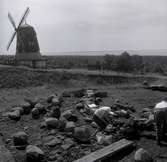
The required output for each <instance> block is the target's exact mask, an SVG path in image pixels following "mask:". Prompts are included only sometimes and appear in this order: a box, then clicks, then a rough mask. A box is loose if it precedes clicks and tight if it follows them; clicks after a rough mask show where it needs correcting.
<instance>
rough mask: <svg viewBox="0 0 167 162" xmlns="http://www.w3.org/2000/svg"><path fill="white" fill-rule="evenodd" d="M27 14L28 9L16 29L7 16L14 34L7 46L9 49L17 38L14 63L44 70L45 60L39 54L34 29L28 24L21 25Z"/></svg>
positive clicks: (11, 19)
mask: <svg viewBox="0 0 167 162" xmlns="http://www.w3.org/2000/svg"><path fill="white" fill-rule="evenodd" d="M28 13H29V8H27V9H26V11H25V13H24V15H23V17H22V19H21V22H20V23H19V25H18V27H16V25H15V22H14V20H13V18H12V16H11V14H10V13H9V14H8V17H9V20H10V22H11V23H12V25H13V27H14V29H15V32H14V33H13V35H12V37H11V40H10V42H9V44H8V46H7V49H9V47H10V45H11V43H12V41H13V39H14V37H15V36H16V37H17V42H16V62H17V64H18V65H26V66H30V67H33V68H44V67H46V60H44V59H43V58H42V56H41V54H40V48H39V43H38V39H37V35H36V32H35V30H34V28H33V27H32V26H30V25H28V24H26V23H25V24H23V21H25V18H26V16H27V15H28Z"/></svg>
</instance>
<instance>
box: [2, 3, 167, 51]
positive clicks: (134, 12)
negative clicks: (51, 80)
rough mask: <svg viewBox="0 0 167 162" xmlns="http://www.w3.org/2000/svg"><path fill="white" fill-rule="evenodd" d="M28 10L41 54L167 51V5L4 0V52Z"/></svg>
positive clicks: (12, 49)
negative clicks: (27, 8)
mask: <svg viewBox="0 0 167 162" xmlns="http://www.w3.org/2000/svg"><path fill="white" fill-rule="evenodd" d="M26 7H30V13H29V15H28V17H27V19H26V20H27V23H28V24H30V25H32V26H33V27H34V28H35V30H36V32H37V37H38V41H39V45H40V50H41V52H71V51H101V50H147V49H150V50H157V49H158V50H159V49H167V0H0V27H1V30H0V52H1V53H2V52H6V46H7V44H8V41H9V40H10V37H11V35H12V33H13V31H14V29H13V26H12V25H11V23H10V22H9V20H8V17H7V14H8V12H10V13H11V14H12V16H13V18H14V20H15V22H16V24H18V23H19V21H20V19H21V16H22V15H23V13H24V11H25V9H26ZM15 48H16V39H14V41H13V43H12V45H11V47H10V49H9V51H8V52H9V53H11V52H15Z"/></svg>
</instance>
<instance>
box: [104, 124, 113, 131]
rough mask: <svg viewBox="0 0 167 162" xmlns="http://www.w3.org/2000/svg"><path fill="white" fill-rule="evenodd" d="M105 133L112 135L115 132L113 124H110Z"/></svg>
mask: <svg viewBox="0 0 167 162" xmlns="http://www.w3.org/2000/svg"><path fill="white" fill-rule="evenodd" d="M105 132H107V133H111V132H113V125H112V124H108V125H107V126H106V128H105Z"/></svg>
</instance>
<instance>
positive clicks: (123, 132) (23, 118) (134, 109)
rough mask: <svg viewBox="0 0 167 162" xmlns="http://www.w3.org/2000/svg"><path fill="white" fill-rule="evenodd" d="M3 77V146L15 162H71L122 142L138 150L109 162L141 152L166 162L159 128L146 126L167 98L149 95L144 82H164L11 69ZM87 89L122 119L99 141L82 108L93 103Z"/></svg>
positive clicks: (129, 159)
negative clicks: (125, 140) (159, 142)
mask: <svg viewBox="0 0 167 162" xmlns="http://www.w3.org/2000/svg"><path fill="white" fill-rule="evenodd" d="M0 72H1V74H2V75H1V76H0V78H1V81H0V88H1V89H0V141H1V140H2V142H0V144H1V143H3V144H4V145H5V146H6V147H7V148H8V149H9V150H10V151H11V153H12V155H13V156H14V158H15V160H16V162H25V160H26V159H27V157H29V161H32V157H33V158H39V160H40V161H48V162H51V161H53V162H58V161H63V162H72V161H73V160H75V159H78V158H80V157H83V156H84V155H87V154H89V153H91V152H93V151H95V150H97V149H100V148H103V147H105V146H107V145H109V144H111V143H113V142H115V141H117V140H119V139H121V138H128V139H130V140H133V141H134V142H135V143H136V145H137V146H136V148H135V149H134V150H131V151H127V152H126V151H125V152H124V154H123V153H121V154H120V155H116V156H114V157H113V158H112V159H108V160H107V161H112V162H113V161H116V162H117V161H120V162H132V161H134V152H135V150H136V149H137V148H141V147H142V148H145V149H146V150H148V151H149V152H150V153H151V154H152V156H153V157H154V159H156V160H157V161H158V162H165V161H167V157H166V151H167V146H166V145H165V143H164V145H162V146H157V145H156V141H155V130H154V127H153V126H154V123H153V122H151V124H149V123H145V121H147V120H148V119H149V118H150V117H151V115H152V109H153V107H154V105H155V104H156V103H157V102H160V101H161V100H162V99H163V98H164V97H165V96H166V95H167V92H160V91H152V90H150V89H144V88H143V87H142V85H141V83H142V81H143V80H145V79H148V81H149V82H153V81H154V82H155V81H158V82H159V81H160V82H161V81H162V79H163V80H164V78H160V79H157V78H156V79H155V78H154V79H152V78H142V76H141V77H140V78H137V79H136V78H135V79H134V78H133V77H131V78H128V77H120V76H119V77H117V76H100V75H94V74H89V75H88V76H86V75H82V76H81V75H79V74H77V75H75V74H72V75H71V74H68V75H67V73H66V72H64V73H62V72H42V71H41V72H38V71H35V72H34V71H26V73H25V71H24V70H23V69H21V70H19V69H11V68H9V69H6V70H4V69H0ZM32 86H33V87H32ZM83 89H93V90H95V92H102V93H101V95H102V96H96V97H93V99H92V100H91V102H93V103H94V102H95V99H97V98H99V99H101V100H102V102H101V103H100V105H101V106H110V107H111V108H112V111H114V112H117V114H118V116H117V117H115V118H114V120H113V121H112V122H111V124H110V125H109V126H108V127H107V129H106V130H105V132H103V133H99V132H98V133H97V135H96V136H95V135H94V133H95V131H96V129H97V126H96V124H95V123H93V121H92V111H91V109H88V108H87V107H85V106H84V107H83V104H85V103H86V104H87V105H88V104H90V101H89V99H88V97H85V98H83V93H82V92H83V91H82V90H83ZM78 90H79V91H78ZM64 92H65V93H64ZM103 92H105V93H103ZM53 94H54V95H53ZM56 94H57V96H56ZM106 94H107V95H106ZM52 95H53V97H51V98H50V96H52ZM84 95H85V94H84ZM60 96H61V97H60ZM52 99H53V100H52ZM60 99H61V100H60ZM81 101H82V102H81ZM78 103H79V104H78ZM57 106H58V107H60V111H61V115H60V112H59V110H58V109H57ZM145 108H146V109H145ZM143 110H144V112H143ZM59 116H60V118H59ZM57 118H59V120H58V119H57ZM133 128H135V129H133ZM76 132H86V133H79V135H78V134H77V133H76ZM83 134H84V135H86V136H84V135H83ZM20 137H21V140H20ZM18 139H19V140H18ZM20 145H21V147H20ZM34 152H36V154H35V155H34ZM35 161H36V160H35Z"/></svg>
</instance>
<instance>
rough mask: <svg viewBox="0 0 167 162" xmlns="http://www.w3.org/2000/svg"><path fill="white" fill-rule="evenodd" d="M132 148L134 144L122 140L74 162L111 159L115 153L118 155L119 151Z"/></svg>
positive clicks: (93, 161) (95, 161)
mask: <svg viewBox="0 0 167 162" xmlns="http://www.w3.org/2000/svg"><path fill="white" fill-rule="evenodd" d="M133 146H134V143H133V142H132V141H129V140H126V139H122V140H120V141H118V142H115V143H113V144H111V145H109V146H106V147H104V148H102V149H100V150H97V151H95V152H92V153H91V154H89V155H86V156H84V157H83V158H81V159H78V160H76V161H74V162H97V161H99V160H104V159H106V158H108V157H111V156H112V155H114V154H115V153H118V152H119V151H122V150H124V149H127V148H129V147H133Z"/></svg>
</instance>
